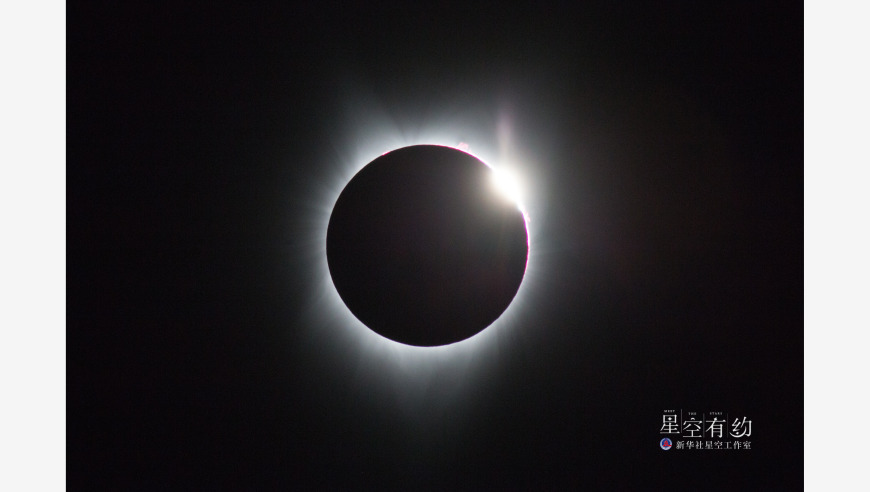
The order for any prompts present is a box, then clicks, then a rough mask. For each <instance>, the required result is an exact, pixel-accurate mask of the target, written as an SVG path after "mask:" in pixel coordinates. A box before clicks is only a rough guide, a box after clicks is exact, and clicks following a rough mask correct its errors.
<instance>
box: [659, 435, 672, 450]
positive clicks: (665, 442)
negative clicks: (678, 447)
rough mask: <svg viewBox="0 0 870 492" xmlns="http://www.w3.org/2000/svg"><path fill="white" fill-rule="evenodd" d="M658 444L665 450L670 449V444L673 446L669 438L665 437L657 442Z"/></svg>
mask: <svg viewBox="0 0 870 492" xmlns="http://www.w3.org/2000/svg"><path fill="white" fill-rule="evenodd" d="M659 446H661V447H662V449H664V450H665V451H667V450H669V449H671V446H673V443H672V442H671V440H670V439H668V438H667V437H666V438H664V439H662V441H661V442H660V443H659Z"/></svg>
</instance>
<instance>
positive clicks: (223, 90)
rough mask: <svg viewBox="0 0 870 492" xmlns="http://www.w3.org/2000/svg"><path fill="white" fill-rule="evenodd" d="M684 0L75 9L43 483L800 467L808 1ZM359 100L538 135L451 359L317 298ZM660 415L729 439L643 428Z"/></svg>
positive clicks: (629, 483)
mask: <svg viewBox="0 0 870 492" xmlns="http://www.w3.org/2000/svg"><path fill="white" fill-rule="evenodd" d="M695 3H696V2H655V3H652V2H651V3H649V4H627V3H626V4H623V3H620V4H619V5H616V6H613V5H606V4H605V3H600V4H583V5H582V6H575V5H570V6H569V5H566V6H560V7H556V6H545V5H533V6H529V7H528V8H513V7H511V8H507V7H504V6H500V7H488V8H480V9H478V8H470V7H468V6H467V5H463V4H459V5H443V6H438V7H437V8H436V7H431V8H416V7H415V8H410V7H408V8H401V9H400V8H392V9H380V10H370V9H363V8H359V7H353V8H352V7H346V6H342V7H338V6H335V7H323V6H320V5H317V6H315V4H313V3H312V4H308V5H305V4H290V3H286V4H284V5H282V6H280V7H276V6H274V5H273V6H270V7H266V6H264V5H265V4H261V5H259V6H256V7H241V6H236V7H223V6H222V7H214V6H209V7H203V6H184V5H180V4H177V3H174V4H173V5H172V6H169V5H168V4H158V5H143V6H141V7H130V6H124V7H116V6H108V5H103V4H100V3H79V2H72V3H69V4H68V6H67V9H68V10H67V12H68V13H67V19H68V21H67V22H68V25H67V46H68V52H67V61H68V68H67V101H68V106H67V123H68V125H67V127H68V130H67V162H68V167H67V185H68V187H67V219H68V222H67V255H68V258H67V263H68V270H67V282H68V285H67V293H68V294H67V301H68V306H67V330H68V331H67V337H68V338H67V339H68V346H67V350H68V352H67V374H68V376H67V378H68V379H67V383H68V385H67V432H68V433H67V474H68V485H69V488H70V489H71V490H77V489H88V490H94V489H109V488H112V489H117V488H119V487H122V488H124V489H125V490H136V489H147V490H155V489H201V488H207V489H219V488H226V489H233V490H235V489H240V488H242V489H245V488H284V489H288V488H289V489H292V488H299V489H319V488H336V489H403V490H414V489H433V490H482V489H483V490H485V489H493V490H495V489H543V490H565V489H572V488H598V489H606V490H620V489H621V490H625V489H640V488H650V489H659V488H660V489H682V488H686V489H716V488H726V487H727V488H732V487H735V488H736V487H741V486H742V487H750V488H751V489H782V490H793V489H794V488H796V487H799V486H800V485H801V483H802V474H803V465H802V449H803V433H802V429H803V402H802V400H803V398H802V397H803V393H802V387H803V369H802V352H803V327H802V296H803V289H802V277H803V275H802V272H803V267H802V262H803V247H802V244H803V243H802V241H803V225H802V223H803V219H802V213H803V203H802V186H803V182H802V174H803V171H802V146H803V136H802V119H803V103H802V89H803V88H802V76H803V67H802V31H803V28H802V24H803V18H802V11H801V9H800V4H795V3H794V2H764V3H763V4H762V5H758V4H756V3H748V2H747V3H742V2H741V3H733V2H728V3H718V2H702V3H703V4H704V5H702V6H699V5H696V4H695ZM605 5H606V6H605ZM363 100H364V101H365V102H366V104H369V105H370V104H371V102H372V101H376V105H377V107H378V108H380V109H381V110H382V112H383V113H385V114H388V115H389V116H390V118H391V119H392V121H394V122H395V123H396V126H397V127H398V128H399V130H404V129H405V128H408V127H415V125H419V124H421V123H420V121H421V120H425V118H426V115H428V114H432V113H433V112H435V109H437V108H444V107H448V108H452V107H459V108H462V107H468V108H473V109H474V111H477V112H483V113H487V111H489V112H491V113H493V118H492V119H493V120H495V118H496V117H495V116H494V113H495V112H497V111H496V109H494V108H498V107H500V105H501V104H504V103H505V101H507V102H508V103H509V104H510V105H511V107H512V108H513V109H512V111H513V112H514V114H515V115H516V116H517V117H516V123H515V128H514V135H515V139H516V142H515V143H516V145H517V146H518V147H519V148H523V149H526V150H527V151H533V152H536V155H535V162H536V167H535V169H534V172H533V173H531V174H532V175H533V177H534V178H535V179H536V181H535V182H536V183H537V187H536V188H535V193H536V196H537V197H538V198H537V200H538V203H539V204H543V205H540V206H538V207H537V208H536V209H534V210H530V214H531V215H532V220H533V221H535V227H536V229H537V238H538V239H537V242H535V243H533V246H532V247H533V254H535V255H537V257H536V258H537V260H536V261H537V263H536V265H538V268H537V271H536V272H535V278H534V283H533V284H531V285H530V287H529V296H528V301H527V302H526V303H525V305H524V306H523V309H522V311H523V312H522V313H521V314H520V315H519V316H517V319H515V320H514V321H513V324H514V326H513V327H512V329H511V330H510V331H509V332H506V333H507V334H506V335H505V336H503V337H500V338H499V344H498V349H497V350H489V351H487V352H486V358H485V360H484V361H483V362H479V361H478V362H476V363H475V362H472V363H469V365H468V367H470V368H469V369H462V368H461V367H460V368H457V367H450V368H447V367H439V366H438V364H437V363H434V364H429V365H427V366H426V369H425V370H414V369H413V368H412V369H408V366H407V364H406V365H400V364H392V365H391V364H390V363H389V361H386V362H383V363H379V364H377V365H376V367H375V366H373V367H368V366H367V364H370V363H371V362H372V359H373V358H372V357H371V356H369V355H366V354H368V352H366V349H365V347H357V346H355V345H354V343H353V341H352V340H351V341H347V340H345V342H344V345H343V346H341V347H336V346H335V343H334V340H337V338H335V337H333V336H332V335H330V334H329V333H330V331H329V330H334V329H336V328H337V327H336V325H337V323H336V322H335V318H336V315H335V314H334V313H325V312H318V309H322V308H323V306H324V303H323V302H320V300H319V299H318V296H319V295H320V294H319V292H318V289H317V286H318V285H322V283H323V279H322V278H317V277H318V273H319V272H316V271H314V269H313V268H312V266H311V265H312V261H313V260H312V256H313V255H314V256H316V255H317V254H318V253H317V246H316V242H317V241H316V239H317V238H316V234H315V233H313V232H312V231H315V230H317V228H318V227H320V226H321V225H319V224H316V223H314V222H317V221H318V220H320V218H321V215H317V213H315V212H314V211H313V210H316V209H318V207H321V208H322V207H323V205H324V204H323V203H318V202H317V198H318V197H319V198H321V199H322V197H323V196H324V194H323V193H321V194H318V193H316V192H315V191H312V190H318V189H322V188H323V187H324V186H326V185H324V183H325V182H328V181H329V180H330V179H333V178H334V177H335V175H336V172H335V171H334V169H335V168H340V167H341V165H342V164H343V163H342V162H340V161H341V158H340V157H339V156H341V155H346V154H348V153H351V151H350V150H348V149H346V148H345V147H347V146H349V145H350V144H357V143H358V142H354V138H355V137H354V132H353V129H354V128H355V125H356V127H359V128H360V135H364V132H363V131H362V128H363V127H365V125H366V124H367V120H368V116H367V114H366V113H365V111H364V110H359V109H354V108H357V107H358V106H365V104H362V103H358V101H363ZM460 113H461V111H460ZM487 114H488V113H487ZM484 119H485V118H484ZM349 122H350V123H349ZM447 122H448V123H449V119H448V121H447ZM360 138H361V137H360ZM421 143H422V142H421ZM472 145H473V142H472ZM327 206H328V205H327ZM536 210H537V212H538V215H537V216H535V215H534V213H535V211H536ZM313 223H314V224H313ZM324 227H325V225H324ZM312 238H314V240H312ZM536 245H537V246H538V247H539V248H538V250H537V251H535V250H534V248H535V247H536ZM324 333H325V334H324ZM412 365H413V364H412ZM463 371H465V372H463ZM454 387H461V388H462V389H461V390H457V391H453V388H454ZM665 409H676V410H680V409H683V410H697V411H700V412H708V411H724V412H728V413H729V415H730V416H731V417H732V420H733V417H734V416H740V417H742V416H744V415H745V416H746V417H748V418H749V419H751V420H752V422H753V427H752V432H753V434H752V438H751V441H752V447H753V449H751V450H745V451H706V450H704V451H694V452H690V451H687V450H670V451H667V452H665V451H662V450H661V449H659V447H658V441H659V438H660V436H659V433H658V432H659V428H660V427H661V419H662V412H663V411H664V410H665Z"/></svg>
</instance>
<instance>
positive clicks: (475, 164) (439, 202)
mask: <svg viewBox="0 0 870 492" xmlns="http://www.w3.org/2000/svg"><path fill="white" fill-rule="evenodd" d="M500 178H501V177H500V176H499V175H498V174H497V173H496V172H495V171H494V170H493V169H492V168H490V167H489V166H487V165H486V164H484V163H483V162H482V161H481V160H479V159H478V158H476V157H474V156H473V155H471V154H468V153H466V152H463V151H461V150H457V149H453V148H450V147H442V146H437V145H414V146H410V147H404V148H400V149H397V150H394V151H392V152H388V153H386V154H384V155H382V156H380V157H378V158H376V159H374V160H373V161H372V162H370V163H369V164H368V165H366V166H365V167H364V168H362V170H360V171H359V172H358V173H357V174H356V175H355V176H354V177H353V178H352V179H351V180H350V181H349V182H348V184H347V185H346V186H345V188H344V190H342V192H341V194H340V195H339V197H338V200H337V201H336V203H335V207H334V208H333V210H332V214H331V216H330V219H329V225H328V227H327V234H326V257H327V263H328V265H329V273H330V276H331V277H332V281H333V284H334V285H335V288H336V290H337V292H338V294H339V296H340V297H341V299H342V301H343V302H344V303H345V305H346V306H347V307H348V309H349V310H350V311H351V312H352V313H353V315H354V316H356V317H357V319H359V320H360V321H361V322H362V323H363V324H364V325H366V326H367V327H369V328H370V329H371V330H373V331H374V332H376V333H378V334H380V335H381V336H383V337H386V338H388V339H390V340H393V341H396V342H399V343H403V344H406V345H414V346H423V347H431V346H438V345H448V344H451V343H455V342H459V341H461V340H465V339H467V338H470V337H472V336H474V335H475V334H477V333H479V332H481V331H482V330H484V329H485V328H486V327H487V326H489V325H490V324H492V323H493V322H494V321H495V320H496V319H498V317H499V316H501V314H502V313H503V312H504V311H505V309H507V307H508V306H509V305H510V303H511V301H512V300H513V298H514V296H515V295H516V293H517V291H518V289H519V287H520V284H521V283H522V280H523V275H524V274H525V269H526V262H527V259H528V254H529V241H528V232H527V229H526V221H525V217H524V215H523V212H522V211H521V210H520V208H519V206H518V204H517V203H516V201H515V200H514V198H513V197H512V196H511V195H510V194H509V193H505V192H504V180H503V179H500ZM500 185H501V186H500Z"/></svg>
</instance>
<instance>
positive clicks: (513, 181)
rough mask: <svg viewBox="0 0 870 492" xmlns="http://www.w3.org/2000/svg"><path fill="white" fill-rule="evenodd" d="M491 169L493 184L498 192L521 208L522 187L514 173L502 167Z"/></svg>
mask: <svg viewBox="0 0 870 492" xmlns="http://www.w3.org/2000/svg"><path fill="white" fill-rule="evenodd" d="M491 169H492V180H493V184H494V185H495V189H496V190H497V191H498V193H499V194H501V195H502V196H503V197H505V198H507V199H508V200H510V201H511V202H513V203H515V204H516V205H517V207H518V208H520V209H522V205H521V204H522V188H521V187H520V182H519V180H518V179H517V177H516V175H514V174H513V173H511V172H510V171H506V170H503V169H495V168H491Z"/></svg>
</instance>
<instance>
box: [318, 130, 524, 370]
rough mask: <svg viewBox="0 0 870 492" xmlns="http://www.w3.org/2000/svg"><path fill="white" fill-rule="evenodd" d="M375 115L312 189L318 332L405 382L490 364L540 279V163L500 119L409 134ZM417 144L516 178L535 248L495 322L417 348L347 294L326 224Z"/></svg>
mask: <svg viewBox="0 0 870 492" xmlns="http://www.w3.org/2000/svg"><path fill="white" fill-rule="evenodd" d="M374 120H375V121H374V123H375V124H367V123H366V122H360V127H359V128H358V129H357V131H356V132H355V135H353V137H352V138H346V139H345V140H346V141H345V142H338V143H337V144H336V145H335V146H334V147H333V149H334V151H335V155H334V156H333V157H334V158H335V159H336V160H334V161H332V162H329V163H326V162H325V163H324V166H323V169H324V171H323V176H322V177H323V178H325V183H324V185H323V186H321V187H320V188H319V189H317V190H314V191H309V192H310V193H314V194H316V195H317V196H313V197H312V198H313V200H314V201H315V202H316V214H317V217H315V218H314V222H315V223H314V224H312V226H313V227H312V229H311V230H310V232H309V234H311V237H309V238H307V241H306V243H307V244H309V245H310V247H311V248H312V249H313V250H312V251H309V252H308V253H309V254H308V255H307V256H308V257H309V258H310V260H311V268H312V269H313V275H312V278H313V279H314V281H315V282H316V283H317V285H316V291H317V295H316V302H315V304H316V306H313V311H314V312H315V313H319V314H316V316H317V317H318V318H319V319H318V320H317V321H318V322H319V323H318V328H316V330H319V333H318V336H321V337H326V338H328V339H329V340H331V342H332V343H331V345H332V346H335V347H337V349H336V350H337V351H338V352H337V355H338V356H339V357H342V358H347V357H351V358H356V359H357V360H358V361H359V363H360V364H371V365H374V366H377V367H380V368H382V369H383V371H386V372H387V373H392V376H390V375H387V376H385V377H388V378H389V377H394V378H400V379H402V380H404V381H410V380H413V379H415V378H416V379H420V378H419V377H418V376H424V375H431V374H432V373H433V371H436V370H439V369H443V368H447V367H449V368H450V369H449V370H451V371H462V370H463V368H467V367H470V366H478V365H481V364H486V361H487V360H489V359H491V357H493V354H494V353H495V352H497V351H498V350H499V349H498V345H499V344H503V343H505V341H506V340H508V339H510V338H511V337H509V336H508V338H507V339H506V338H505V336H506V335H509V334H510V333H511V332H514V331H515V330H519V329H520V327H519V326H517V325H518V323H517V321H518V315H519V314H520V313H522V312H523V311H524V309H525V307H526V305H527V304H528V302H529V301H530V298H529V293H530V291H531V290H533V289H532V288H533V286H534V284H536V283H537V282H536V280H537V279H536V266H537V265H536V263H537V262H536V254H535V243H536V241H537V240H538V238H537V228H536V226H535V218H534V215H535V212H536V210H537V209H538V207H537V204H538V203H539V202H538V201H536V200H535V197H536V194H535V193H534V191H535V190H534V187H532V186H529V185H530V183H532V182H533V180H532V178H533V176H532V171H533V165H534V163H533V161H532V160H531V159H527V158H524V157H523V155H524V154H526V152H520V151H519V149H516V148H514V146H513V145H512V142H505V141H504V139H505V135H504V132H503V131H501V127H502V126H503V123H501V122H499V124H498V127H499V128H498V129H497V128H496V125H494V124H492V123H490V124H489V125H481V124H480V121H479V120H478V121H470V120H468V119H465V120H462V119H461V118H457V119H456V121H455V122H451V121H442V122H440V123H439V124H438V125H430V126H429V127H427V128H424V129H420V130H418V131H415V132H407V131H405V132H402V131H399V130H398V129H397V128H396V125H394V124H391V122H388V121H385V119H384V118H381V119H378V118H374ZM448 120H449V118H448ZM351 133H354V131H351ZM409 133H411V134H409ZM342 143H343V144H344V145H342ZM411 145H441V146H445V147H451V148H455V149H458V150H461V151H464V152H467V153H469V154H471V155H473V156H475V157H477V158H478V159H479V160H481V161H482V162H483V163H484V164H486V165H487V166H489V167H490V168H492V169H493V171H494V173H495V175H494V178H495V179H496V180H499V181H502V182H503V183H504V182H507V183H510V188H509V189H510V197H511V198H512V199H514V200H517V199H521V200H522V201H518V202H517V206H518V208H519V210H520V211H521V212H522V214H523V217H524V219H525V222H526V231H527V236H528V246H529V253H528V259H527V263H526V270H525V274H524V276H523V281H522V283H521V284H520V287H519V290H518V292H517V294H516V295H515V296H514V299H513V300H512V302H511V304H510V305H509V306H508V307H507V309H506V310H505V311H504V312H503V313H502V314H501V316H500V317H499V318H498V319H496V320H495V321H494V322H493V323H491V324H490V325H489V326H487V327H486V328H485V329H483V330H482V331H481V332H479V333H477V334H476V335H474V336H472V337H470V338H467V339H465V340H462V341H459V342H455V343H453V344H449V345H442V346H436V347H416V346H410V345H405V344H402V343H399V342H396V341H393V340H390V339H388V338H385V337H383V336H381V335H379V334H377V333H375V332H374V331H372V330H371V329H370V328H368V327H367V326H365V325H364V324H363V323H362V322H360V321H359V320H358V319H357V318H356V317H355V316H354V315H353V314H352V313H351V312H350V310H349V309H348V308H347V306H346V305H345V304H344V302H343V301H342V300H341V297H340V296H339V295H338V292H337V291H336V289H335V286H334V285H333V283H332V278H331V276H330V274H329V267H328V264H327V261H326V230H327V227H328V224H329V218H330V215H331V213H332V209H333V207H334V205H335V202H336V201H337V199H338V196H339V195H340V194H341V192H342V191H343V189H344V187H345V186H346V185H347V183H348V182H349V181H350V179H352V178H353V177H354V176H355V175H356V173H357V172H359V171H360V170H361V169H362V168H363V167H365V166H366V165H367V164H369V163H370V162H371V161H372V160H374V159H375V158H377V157H378V156H380V155H383V154H385V153H387V152H390V151H393V150H395V149H398V148H402V147H407V146H411ZM327 174H329V175H328V176H327ZM481 191H482V192H486V191H487V190H481ZM466 374H467V373H466Z"/></svg>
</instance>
